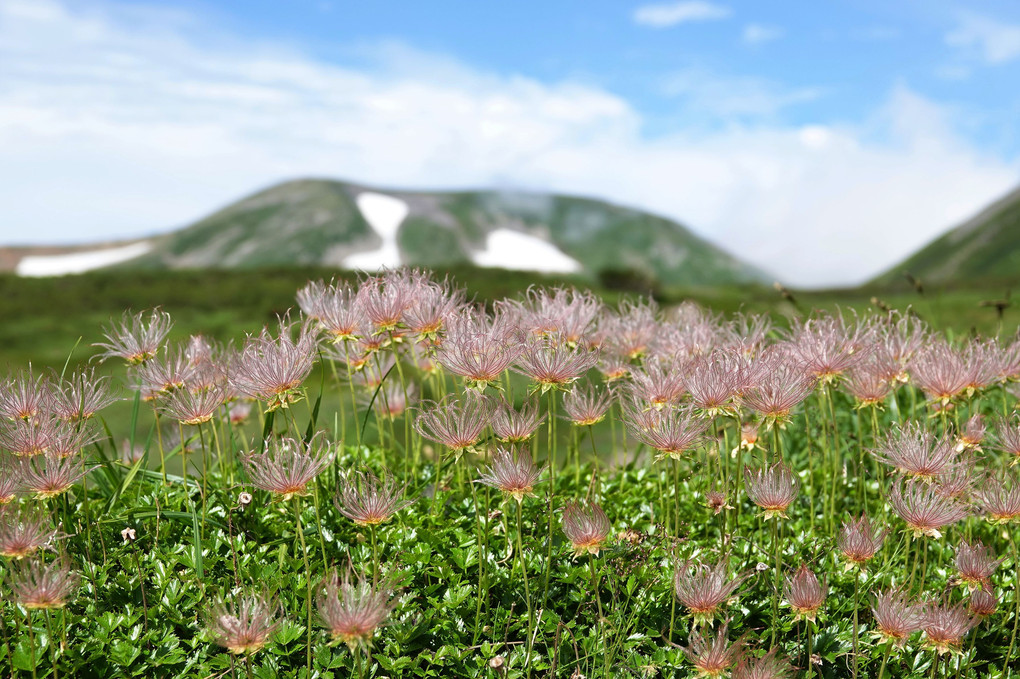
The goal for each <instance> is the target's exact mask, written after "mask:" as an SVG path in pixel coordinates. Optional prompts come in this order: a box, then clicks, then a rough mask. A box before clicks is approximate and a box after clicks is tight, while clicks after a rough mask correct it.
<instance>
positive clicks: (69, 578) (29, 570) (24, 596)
mask: <svg viewBox="0 0 1020 679" xmlns="http://www.w3.org/2000/svg"><path fill="white" fill-rule="evenodd" d="M7 585H8V587H10V589H11V591H12V592H13V594H14V600H15V601H17V602H18V603H19V604H21V605H22V606H24V607H25V608H27V609H29V610H36V609H43V610H52V609H57V608H63V607H64V606H65V605H66V604H67V601H68V599H69V598H70V597H71V595H72V594H73V593H74V591H75V589H77V587H78V575H77V574H76V573H73V572H72V571H71V564H70V561H69V560H68V558H67V556H66V555H64V554H61V555H60V556H58V557H57V558H56V559H55V560H53V561H51V562H50V563H48V564H47V563H45V562H44V561H42V560H41V559H27V560H22V561H15V562H14V563H12V564H11V565H10V570H9V571H8V576H7Z"/></svg>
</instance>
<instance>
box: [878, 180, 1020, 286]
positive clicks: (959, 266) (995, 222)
mask: <svg viewBox="0 0 1020 679" xmlns="http://www.w3.org/2000/svg"><path fill="white" fill-rule="evenodd" d="M904 272H908V273H910V274H911V275H913V276H914V277H915V278H919V279H920V280H921V281H922V282H928V283H937V284H943V283H946V282H947V281H957V282H960V281H976V280H977V281H980V280H983V281H985V282H986V284H989V283H992V282H993V281H994V279H1000V280H999V281H998V282H999V283H1000V284H1006V285H1009V284H1015V283H1016V282H1017V281H1018V280H1020V189H1017V190H1015V191H1013V192H1012V193H1010V194H1009V195H1007V196H1005V197H1004V198H1002V199H1001V200H999V201H997V202H996V203H994V204H993V205H991V206H989V207H988V208H987V209H985V210H984V211H983V212H981V213H980V214H978V215H977V216H975V217H974V218H972V219H970V220H968V221H967V222H966V223H965V224H962V225H961V226H959V227H957V228H955V229H953V230H951V231H949V232H947V233H945V234H944V235H942V236H940V237H939V238H937V239H935V240H934V241H932V242H931V243H930V244H928V245H926V246H925V247H924V248H922V249H921V250H919V251H918V252H916V253H915V254H913V255H911V256H910V257H909V258H908V259H907V260H906V261H904V262H902V263H900V264H897V265H896V266H894V267H891V268H890V269H889V271H887V272H886V273H884V274H882V275H881V276H879V277H878V278H877V279H876V282H878V283H885V284H889V283H900V284H902V280H903V273H904ZM989 279H992V280H989ZM1010 287H1012V286H1010Z"/></svg>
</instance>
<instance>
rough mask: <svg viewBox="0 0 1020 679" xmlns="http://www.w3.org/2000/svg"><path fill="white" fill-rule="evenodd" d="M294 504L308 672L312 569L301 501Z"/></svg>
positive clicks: (309, 660) (309, 664)
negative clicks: (302, 577) (302, 567)
mask: <svg viewBox="0 0 1020 679" xmlns="http://www.w3.org/2000/svg"><path fill="white" fill-rule="evenodd" d="M292 502H293V504H294V529H295V530H296V531H297V534H298V539H299V540H300V542H301V558H302V560H303V561H304V564H305V608H306V611H307V625H308V627H307V630H306V634H307V637H308V641H307V644H306V656H307V658H306V661H307V664H308V668H307V669H308V673H309V674H311V672H312V569H311V568H310V567H309V566H308V546H307V545H306V544H305V531H304V528H303V527H302V526H301V501H300V500H299V499H298V498H297V497H294V498H292Z"/></svg>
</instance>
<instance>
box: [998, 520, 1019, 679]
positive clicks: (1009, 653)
mask: <svg viewBox="0 0 1020 679" xmlns="http://www.w3.org/2000/svg"><path fill="white" fill-rule="evenodd" d="M1007 533H1008V534H1009V542H1010V544H1011V545H1012V546H1013V572H1014V573H1016V585H1015V586H1014V587H1013V601H1014V602H1015V608H1014V612H1013V634H1012V635H1010V638H1009V650H1008V651H1007V652H1006V660H1005V661H1004V662H1003V663H1002V670H1003V671H1005V670H1006V668H1007V667H1009V661H1010V660H1012V659H1013V649H1014V648H1015V647H1016V630H1017V625H1018V624H1020V564H1018V559H1017V547H1016V538H1014V537H1013V531H1012V529H1008V530H1007Z"/></svg>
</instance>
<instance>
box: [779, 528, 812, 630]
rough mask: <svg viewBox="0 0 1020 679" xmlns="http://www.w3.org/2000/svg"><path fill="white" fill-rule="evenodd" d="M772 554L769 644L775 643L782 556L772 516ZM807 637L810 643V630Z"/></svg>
mask: <svg viewBox="0 0 1020 679" xmlns="http://www.w3.org/2000/svg"><path fill="white" fill-rule="evenodd" d="M772 555H773V558H774V559H775V576H774V578H773V587H774V588H775V590H776V591H775V596H773V598H772V642H771V645H772V646H775V645H776V630H777V629H778V628H779V591H780V588H779V578H780V572H781V571H782V558H781V552H780V549H779V518H778V517H772ZM808 635H809V636H808V639H809V643H810V631H809V632H808Z"/></svg>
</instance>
